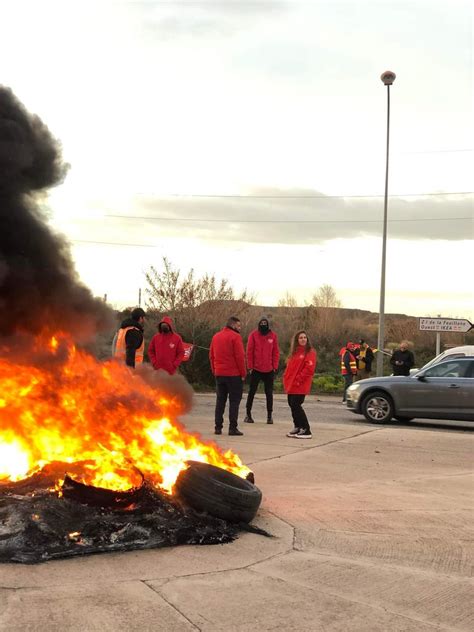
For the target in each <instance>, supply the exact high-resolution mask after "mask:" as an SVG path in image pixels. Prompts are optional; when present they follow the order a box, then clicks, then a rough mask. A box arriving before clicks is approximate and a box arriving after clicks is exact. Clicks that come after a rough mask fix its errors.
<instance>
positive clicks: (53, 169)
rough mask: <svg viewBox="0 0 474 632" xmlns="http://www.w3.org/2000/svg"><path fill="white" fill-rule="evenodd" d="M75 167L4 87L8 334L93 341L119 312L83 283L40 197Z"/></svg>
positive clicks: (0, 212) (3, 329)
mask: <svg viewBox="0 0 474 632" xmlns="http://www.w3.org/2000/svg"><path fill="white" fill-rule="evenodd" d="M66 171H67V166H66V165H65V163H64V162H63V159H62V153H61V146H60V144H59V142H58V141H57V140H56V139H55V138H53V136H52V135H51V133H50V131H49V129H48V128H47V127H46V125H45V124H44V123H43V122H42V121H41V120H40V119H39V118H38V117H37V116H34V115H32V114H30V113H29V112H27V111H26V109H25V108H24V106H23V105H22V104H21V103H20V102H19V101H18V99H17V98H16V97H15V96H14V94H13V93H12V91H11V90H10V89H8V88H5V87H2V86H0V336H11V335H12V334H17V333H20V334H28V333H29V334H37V333H39V332H40V331H43V330H46V331H51V332H54V331H63V332H67V333H70V334H71V335H72V336H73V337H74V338H76V339H77V340H85V339H87V338H88V337H90V336H92V335H93V334H95V333H96V332H97V331H100V330H104V329H106V328H110V326H111V325H112V322H113V321H112V318H113V315H112V311H111V310H110V309H109V308H108V307H107V306H106V305H105V304H104V303H103V302H102V301H101V300H100V299H98V298H94V297H93V296H92V294H91V292H90V290H89V289H88V288H87V287H85V286H84V285H83V284H82V283H81V282H80V280H79V277H78V275H77V273H76V270H75V268H74V263H73V261H72V258H71V253H70V248H69V245H68V243H67V242H66V240H65V239H64V237H62V236H60V235H57V234H55V233H54V232H53V231H52V230H51V229H50V228H49V227H48V225H47V223H46V218H45V217H44V215H43V213H42V211H41V208H40V205H39V201H40V198H41V197H44V194H45V192H46V190H47V189H49V188H50V187H53V186H55V185H58V184H60V183H61V182H62V181H63V179H64V177H65V175H66Z"/></svg>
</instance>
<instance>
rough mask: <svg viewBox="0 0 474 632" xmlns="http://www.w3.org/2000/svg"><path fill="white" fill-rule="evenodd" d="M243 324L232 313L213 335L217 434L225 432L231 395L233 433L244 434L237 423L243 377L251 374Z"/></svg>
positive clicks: (212, 366)
mask: <svg viewBox="0 0 474 632" xmlns="http://www.w3.org/2000/svg"><path fill="white" fill-rule="evenodd" d="M240 326H241V325H240V320H239V319H238V318H237V317H236V316H231V317H230V318H229V320H228V321H227V325H226V326H225V327H224V329H221V331H219V332H218V333H217V334H215V335H214V336H213V338H212V341H211V348H210V349H209V360H210V362H211V370H212V374H213V375H214V377H215V378H216V410H215V430H214V434H217V435H220V434H222V426H223V425H224V412H225V407H226V404H227V398H229V434H230V435H236V436H242V435H243V434H244V433H243V432H241V431H240V430H239V429H238V427H237V423H238V419H239V406H240V400H241V399H242V393H243V381H244V380H245V376H246V375H247V370H246V368H245V352H244V343H243V342H242V338H241V336H240Z"/></svg>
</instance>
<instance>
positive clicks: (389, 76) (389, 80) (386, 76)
mask: <svg viewBox="0 0 474 632" xmlns="http://www.w3.org/2000/svg"><path fill="white" fill-rule="evenodd" d="M395 77H396V75H395V73H394V72H392V71H390V70H386V71H385V72H384V73H383V74H382V75H381V77H380V79H381V80H382V81H383V83H384V85H385V86H387V152H386V160H385V195H384V203H383V237H382V273H381V278H380V307H379V336H378V340H377V349H380V351H379V352H378V353H377V376H381V375H383V357H384V354H383V353H382V351H383V348H384V343H385V341H384V338H385V259H386V255H387V207H388V148H389V139H390V86H391V85H392V84H393V82H394V81H395Z"/></svg>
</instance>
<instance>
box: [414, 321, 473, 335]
mask: <svg viewBox="0 0 474 632" xmlns="http://www.w3.org/2000/svg"><path fill="white" fill-rule="evenodd" d="M472 327H473V325H472V323H470V322H469V321H468V320H465V319H464V318H420V327H419V328H420V331H457V332H461V333H466V332H467V331H469V330H470V329H472Z"/></svg>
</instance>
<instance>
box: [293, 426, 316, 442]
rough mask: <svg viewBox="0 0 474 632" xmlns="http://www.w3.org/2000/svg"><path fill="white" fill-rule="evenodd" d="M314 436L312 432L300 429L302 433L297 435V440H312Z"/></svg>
mask: <svg viewBox="0 0 474 632" xmlns="http://www.w3.org/2000/svg"><path fill="white" fill-rule="evenodd" d="M312 438H313V435H312V434H311V431H310V430H303V428H300V431H299V432H298V434H296V435H295V439H312Z"/></svg>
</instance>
